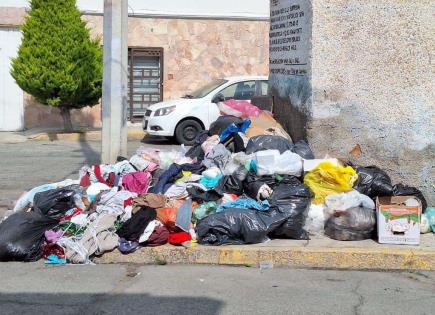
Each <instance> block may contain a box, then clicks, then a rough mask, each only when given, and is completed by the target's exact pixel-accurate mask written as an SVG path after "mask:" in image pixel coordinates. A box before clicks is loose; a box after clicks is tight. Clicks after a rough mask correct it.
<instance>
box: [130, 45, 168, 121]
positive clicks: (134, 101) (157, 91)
mask: <svg viewBox="0 0 435 315" xmlns="http://www.w3.org/2000/svg"><path fill="white" fill-rule="evenodd" d="M128 64H129V80H128V81H129V103H130V106H129V117H130V120H131V121H133V120H135V119H140V118H141V117H143V116H144V115H145V112H146V110H147V108H148V107H149V106H150V105H152V104H155V103H158V102H161V101H162V100H163V48H130V49H129V63H128Z"/></svg>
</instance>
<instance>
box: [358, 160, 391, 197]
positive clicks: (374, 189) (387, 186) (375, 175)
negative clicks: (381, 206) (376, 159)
mask: <svg viewBox="0 0 435 315" xmlns="http://www.w3.org/2000/svg"><path fill="white" fill-rule="evenodd" d="M355 170H356V173H357V174H358V180H357V181H356V183H355V186H354V187H353V188H354V189H355V190H358V191H359V192H360V193H362V194H363V195H367V196H369V197H370V198H376V197H382V196H391V195H392V191H393V186H392V184H391V179H390V177H389V176H388V174H387V173H386V172H384V171H383V170H381V169H380V168H379V167H377V166H374V165H372V166H367V167H363V166H356V167H355Z"/></svg>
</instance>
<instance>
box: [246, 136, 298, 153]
mask: <svg viewBox="0 0 435 315" xmlns="http://www.w3.org/2000/svg"><path fill="white" fill-rule="evenodd" d="M263 150H278V151H279V152H280V153H284V152H285V151H288V150H290V151H292V150H293V144H292V143H291V142H290V141H289V140H288V139H286V138H284V137H280V136H269V135H265V136H255V137H252V138H251V139H249V141H248V144H247V145H246V154H252V153H255V152H258V151H263Z"/></svg>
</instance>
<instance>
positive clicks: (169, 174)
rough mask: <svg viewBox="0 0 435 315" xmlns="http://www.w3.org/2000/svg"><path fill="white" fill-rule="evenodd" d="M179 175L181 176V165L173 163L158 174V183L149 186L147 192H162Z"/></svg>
mask: <svg viewBox="0 0 435 315" xmlns="http://www.w3.org/2000/svg"><path fill="white" fill-rule="evenodd" d="M181 177H183V171H182V167H181V166H180V165H178V164H175V163H174V164H172V165H171V166H169V168H168V169H167V170H166V171H164V172H163V173H162V174H161V175H160V177H159V181H158V183H157V184H156V185H155V186H154V187H151V188H150V189H149V190H148V192H150V193H154V194H164V193H165V192H166V191H167V190H168V189H169V187H171V186H172V184H173V183H174V182H175V181H176V180H177V179H179V178H181Z"/></svg>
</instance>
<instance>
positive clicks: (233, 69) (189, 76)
mask: <svg viewBox="0 0 435 315" xmlns="http://www.w3.org/2000/svg"><path fill="white" fill-rule="evenodd" d="M103 2H104V1H103V0H86V1H84V0H79V1H77V3H78V7H79V9H80V10H81V11H82V13H83V19H84V20H85V21H86V22H87V25H88V27H89V28H90V30H91V34H92V36H95V37H97V36H98V37H101V38H102V35H103ZM27 7H28V1H24V0H4V1H1V3H0V39H2V38H5V40H3V41H1V40H0V48H5V47H2V46H8V47H6V48H8V50H9V54H8V55H5V56H2V55H0V63H1V65H2V69H3V71H2V72H1V73H0V80H2V81H7V84H8V85H13V84H14V82H13V79H12V78H11V77H10V76H9V59H10V57H11V56H13V52H14V51H16V48H17V45H18V44H19V37H20V35H19V31H18V27H19V25H20V24H21V23H22V22H23V21H24V19H25V17H26V10H27ZM128 28H129V31H128V45H129V54H130V58H129V61H130V79H129V80H130V83H131V84H132V86H133V88H132V90H131V91H132V93H131V96H130V103H131V104H132V107H133V111H132V116H136V117H137V116H140V115H141V114H142V113H143V112H144V109H145V108H146V106H147V105H148V104H152V103H155V102H158V101H161V100H167V99H172V98H176V97H180V96H182V95H184V94H187V93H188V92H191V91H192V90H194V89H196V88H199V87H200V86H202V85H204V84H206V83H208V82H209V81H211V80H212V79H215V78H218V77H222V76H231V75H267V73H268V56H269V50H268V49H269V48H268V35H269V1H268V0H253V1H252V0H251V1H249V5H247V3H246V2H244V1H242V2H241V3H240V2H234V1H229V0H223V1H219V3H216V2H215V1H212V0H201V1H195V0H177V1H175V0H166V1H149V0H145V1H144V0H140V1H138V0H129V21H128ZM6 37H8V38H13V39H14V41H10V40H6ZM11 45H12V46H15V47H10V46H11ZM0 51H1V50H0ZM11 80H12V82H11ZM0 86H2V85H1V84H0ZM4 86H6V85H4ZM13 88H15V89H16V92H15V93H11V92H10V91H11V89H9V88H8V89H5V90H4V91H2V90H1V87H0V94H2V93H4V97H3V98H2V100H3V101H2V102H3V104H2V103H0V112H1V110H2V106H4V107H7V108H5V109H4V110H5V111H6V110H8V111H9V113H7V115H9V117H12V120H14V119H17V121H18V120H20V123H17V124H12V125H13V126H12V127H13V128H10V127H9V130H11V129H22V128H33V127H60V126H62V119H61V117H60V115H59V112H58V110H57V109H55V108H51V107H48V106H42V105H40V104H37V103H36V102H35V101H34V100H33V99H32V98H31V97H30V96H29V95H26V94H25V93H24V95H23V93H22V92H21V91H20V90H19V89H17V87H13ZM12 103H13V104H14V106H16V107H21V110H20V111H16V112H13V113H11V112H10V111H11V107H10V104H12ZM100 111H101V110H100V106H95V107H93V108H85V109H82V110H74V111H73V113H72V117H73V123H74V125H75V126H92V127H98V126H100V124H101V122H100ZM7 115H6V114H5V115H4V116H5V117H6V116H7ZM9 121H10V119H9ZM7 125H11V124H7V123H6V122H5V123H4V125H3V126H2V120H1V118H0V130H7V129H8V127H7ZM14 126H15V127H14ZM17 127H18V128H17Z"/></svg>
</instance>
